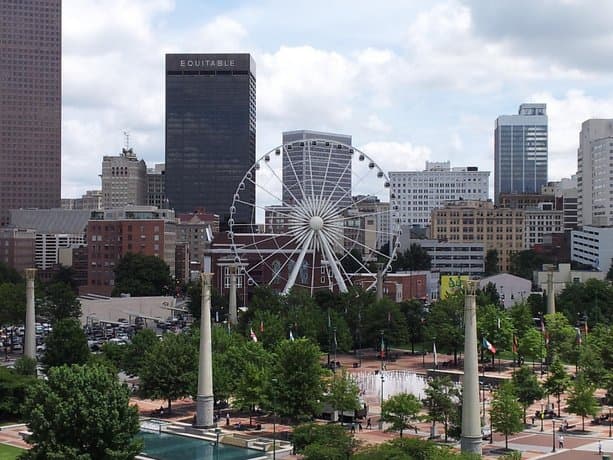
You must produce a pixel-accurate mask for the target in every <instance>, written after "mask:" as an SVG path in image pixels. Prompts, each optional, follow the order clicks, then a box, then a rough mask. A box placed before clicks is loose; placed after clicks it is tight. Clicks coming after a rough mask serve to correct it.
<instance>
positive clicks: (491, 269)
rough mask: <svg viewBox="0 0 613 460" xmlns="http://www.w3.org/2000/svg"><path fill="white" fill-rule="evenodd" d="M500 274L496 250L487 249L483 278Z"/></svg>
mask: <svg viewBox="0 0 613 460" xmlns="http://www.w3.org/2000/svg"><path fill="white" fill-rule="evenodd" d="M497 273H500V262H499V260H498V250H496V249H488V251H487V253H486V254H485V273H484V274H485V276H492V275H495V274H497Z"/></svg>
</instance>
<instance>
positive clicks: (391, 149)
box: [359, 141, 432, 171]
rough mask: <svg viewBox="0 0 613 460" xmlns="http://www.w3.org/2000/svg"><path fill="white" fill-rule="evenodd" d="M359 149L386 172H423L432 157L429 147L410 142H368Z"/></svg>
mask: <svg viewBox="0 0 613 460" xmlns="http://www.w3.org/2000/svg"><path fill="white" fill-rule="evenodd" d="M359 149H360V150H362V151H363V152H365V153H367V154H368V155H369V156H371V157H372V158H373V159H374V160H375V161H376V163H377V164H378V165H379V167H381V168H382V169H383V170H384V171H404V170H411V171H414V170H421V169H423V168H424V167H425V164H426V161H427V160H430V156H431V155H432V151H431V150H430V148H429V147H427V146H424V145H413V144H411V143H410V142H394V141H387V142H368V143H366V144H364V145H362V146H360V147H359Z"/></svg>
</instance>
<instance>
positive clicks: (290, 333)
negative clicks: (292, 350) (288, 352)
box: [289, 329, 294, 342]
mask: <svg viewBox="0 0 613 460" xmlns="http://www.w3.org/2000/svg"><path fill="white" fill-rule="evenodd" d="M289 339H290V340H291V341H292V342H293V341H294V334H292V330H291V329H290V330H289Z"/></svg>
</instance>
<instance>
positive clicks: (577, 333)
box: [575, 327, 581, 345]
mask: <svg viewBox="0 0 613 460" xmlns="http://www.w3.org/2000/svg"><path fill="white" fill-rule="evenodd" d="M575 332H576V335H575V342H577V345H581V329H579V328H578V327H576V328H575Z"/></svg>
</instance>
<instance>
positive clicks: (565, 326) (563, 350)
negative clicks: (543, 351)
mask: <svg viewBox="0 0 613 460" xmlns="http://www.w3.org/2000/svg"><path fill="white" fill-rule="evenodd" d="M545 327H546V330H547V337H548V339H549V346H548V353H549V356H553V355H557V356H561V357H563V358H566V359H572V358H575V354H574V352H575V338H576V331H575V329H574V328H573V327H572V326H571V325H570V324H569V322H568V319H567V318H566V317H565V316H564V315H563V314H562V313H554V314H550V315H545ZM573 361H574V360H573Z"/></svg>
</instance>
